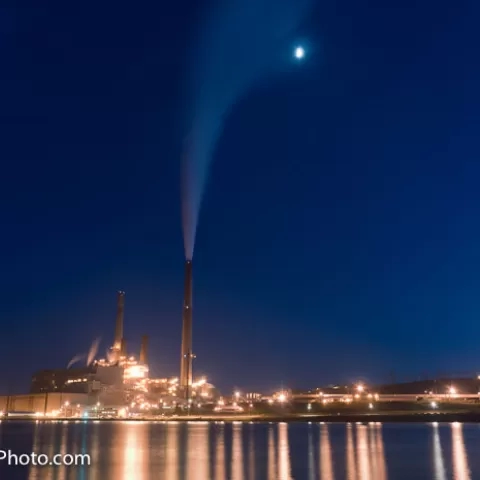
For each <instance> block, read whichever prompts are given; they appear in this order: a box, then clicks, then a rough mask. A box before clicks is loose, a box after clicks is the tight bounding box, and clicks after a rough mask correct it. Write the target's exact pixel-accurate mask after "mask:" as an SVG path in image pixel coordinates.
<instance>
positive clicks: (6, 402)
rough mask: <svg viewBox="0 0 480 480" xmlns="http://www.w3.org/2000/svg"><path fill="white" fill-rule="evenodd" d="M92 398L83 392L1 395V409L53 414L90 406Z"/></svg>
mask: <svg viewBox="0 0 480 480" xmlns="http://www.w3.org/2000/svg"><path fill="white" fill-rule="evenodd" d="M91 404H92V398H91V397H90V396H89V395H86V394H83V393H39V394H30V395H3V396H0V411H1V412H2V414H5V413H7V412H8V414H9V415H15V414H16V413H30V414H37V415H53V414H54V413H60V412H62V410H63V411H65V413H66V414H67V415H68V413H70V414H71V412H72V410H77V409H80V408H85V407H88V406H90V405H91ZM69 416H70V415H69Z"/></svg>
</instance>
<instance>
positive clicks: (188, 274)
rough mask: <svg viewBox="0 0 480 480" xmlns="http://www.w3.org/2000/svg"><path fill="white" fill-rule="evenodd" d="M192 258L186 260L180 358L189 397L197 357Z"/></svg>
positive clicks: (182, 385)
mask: <svg viewBox="0 0 480 480" xmlns="http://www.w3.org/2000/svg"><path fill="white" fill-rule="evenodd" d="M192 284H193V277H192V260H188V259H187V261H186V262H185V291H184V299H183V321H182V350H181V358H180V388H181V390H182V394H183V395H184V396H185V397H186V398H187V400H188V399H189V396H190V389H191V387H192V381H193V371H192V363H193V359H194V358H195V356H194V354H193V351H192Z"/></svg>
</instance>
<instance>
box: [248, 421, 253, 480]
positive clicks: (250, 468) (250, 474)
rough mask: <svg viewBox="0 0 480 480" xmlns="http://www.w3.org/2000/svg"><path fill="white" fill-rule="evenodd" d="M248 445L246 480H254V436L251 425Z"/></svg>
mask: <svg viewBox="0 0 480 480" xmlns="http://www.w3.org/2000/svg"><path fill="white" fill-rule="evenodd" d="M248 444H249V446H248V479H249V480H255V435H254V429H253V425H250V431H249V438H248Z"/></svg>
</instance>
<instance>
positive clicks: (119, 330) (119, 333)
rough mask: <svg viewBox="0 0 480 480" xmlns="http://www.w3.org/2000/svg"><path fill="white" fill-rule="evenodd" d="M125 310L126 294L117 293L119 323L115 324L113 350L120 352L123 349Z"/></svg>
mask: <svg viewBox="0 0 480 480" xmlns="http://www.w3.org/2000/svg"><path fill="white" fill-rule="evenodd" d="M124 310H125V292H121V291H120V292H118V293H117V321H116V323H115V340H114V342H113V349H114V350H117V351H120V350H121V349H122V338H123V312H124Z"/></svg>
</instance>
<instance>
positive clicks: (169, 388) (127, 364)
mask: <svg viewBox="0 0 480 480" xmlns="http://www.w3.org/2000/svg"><path fill="white" fill-rule="evenodd" d="M185 274H186V276H185V299H184V306H183V333H182V363H181V368H180V370H181V376H180V381H179V378H177V377H173V378H151V377H150V369H149V358H148V348H149V337H148V336H147V335H143V336H142V337H141V344H140V350H139V354H138V356H137V355H132V354H129V353H128V350H127V345H128V344H127V341H126V338H125V332H124V317H125V298H126V296H125V292H124V291H119V292H117V304H116V317H115V333H114V337H113V344H112V346H111V347H110V348H109V349H108V351H107V355H106V357H105V358H100V359H95V356H96V353H97V350H98V345H99V341H100V339H96V340H95V341H94V342H93V344H92V346H91V348H90V351H89V352H88V354H86V355H76V356H75V357H74V358H73V359H72V360H71V361H70V362H69V364H68V366H67V368H61V369H53V370H46V369H44V370H40V371H37V372H35V374H34V375H33V376H32V383H31V388H30V395H28V396H27V395H23V396H22V395H19V396H16V398H17V401H16V402H17V403H16V404H15V401H13V400H11V401H10V400H9V402H8V403H9V405H8V408H7V410H10V411H12V412H13V411H14V410H17V411H18V409H19V408H20V407H19V405H23V403H22V402H27V404H28V405H30V407H29V409H31V408H33V407H32V405H37V404H38V405H40V404H41V405H44V408H43V414H45V415H47V414H52V415H60V416H61V415H65V413H66V412H65V411H62V410H61V409H60V410H59V409H58V408H57V407H58V405H59V402H60V404H62V405H64V407H65V408H66V407H67V406H68V405H70V404H71V403H72V402H73V401H74V402H75V403H76V404H78V405H80V406H82V408H83V407H85V408H87V409H88V408H93V407H92V406H96V407H95V408H97V411H96V414H98V408H99V406H102V408H104V407H105V408H106V407H107V406H108V407H109V408H110V409H111V408H116V409H117V411H120V410H122V411H124V412H126V414H128V415H127V416H130V417H131V416H135V415H145V414H149V413H152V412H157V414H158V413H160V412H163V411H168V410H170V411H171V410H172V409H173V410H175V409H178V408H180V409H183V408H190V406H191V404H192V402H193V401H195V402H197V403H198V402H199V401H200V399H201V404H203V405H208V404H209V403H212V404H213V400H214V396H215V395H216V393H215V389H214V387H213V386H212V385H210V384H209V383H207V380H206V378H200V379H198V380H197V381H195V382H194V381H193V372H192V358H194V356H193V354H192V262H191V261H187V262H186V265H185ZM82 359H87V360H86V365H85V366H82V367H76V366H75V364H77V363H78V362H80V361H81V360H82ZM35 396H42V399H43V398H44V400H41V401H40V400H39V401H38V402H37V401H36V400H35V398H34V397H35ZM23 397H25V398H24V399H23ZM32 402H33V403H32ZM197 403H196V404H197ZM15 405H17V406H15ZM49 405H52V407H49ZM53 405H55V408H53ZM65 408H64V410H65ZM24 410H28V409H24ZM52 412H53V413H52ZM70 413H71V414H72V412H70ZM73 413H75V412H73Z"/></svg>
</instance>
